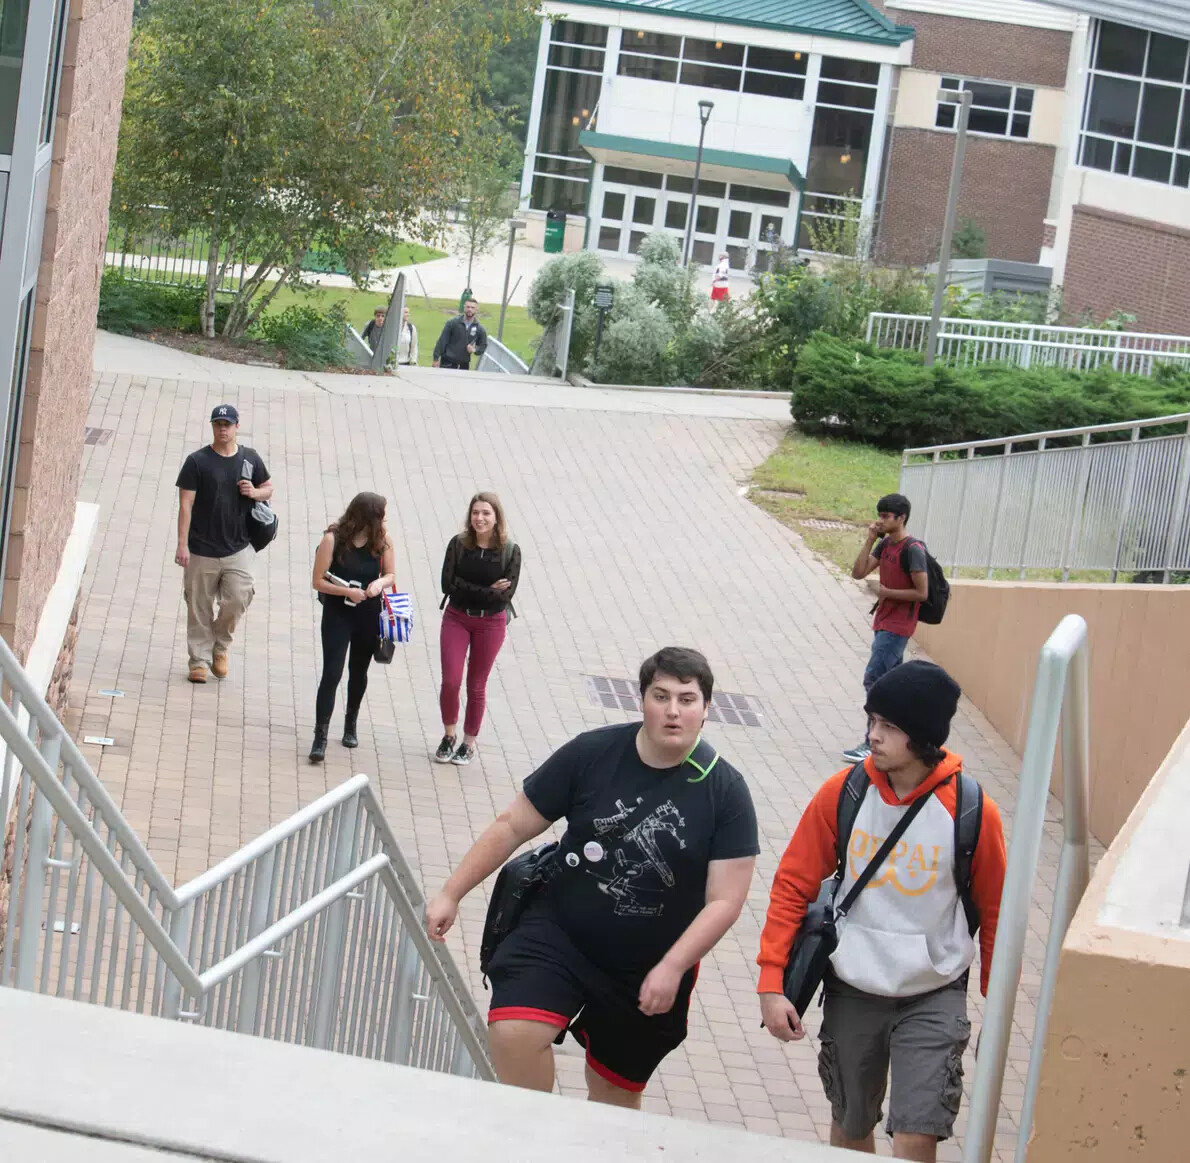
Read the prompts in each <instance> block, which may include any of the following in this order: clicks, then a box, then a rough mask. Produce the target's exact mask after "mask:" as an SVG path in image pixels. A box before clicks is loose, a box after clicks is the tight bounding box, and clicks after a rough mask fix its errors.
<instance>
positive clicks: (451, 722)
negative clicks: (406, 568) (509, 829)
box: [434, 493, 521, 767]
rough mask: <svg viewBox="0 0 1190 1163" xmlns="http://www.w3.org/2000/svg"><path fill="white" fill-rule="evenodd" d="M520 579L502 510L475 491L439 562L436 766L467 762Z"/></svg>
mask: <svg viewBox="0 0 1190 1163" xmlns="http://www.w3.org/2000/svg"><path fill="white" fill-rule="evenodd" d="M520 576H521V551H520V548H519V547H518V546H517V545H515V544H514V543H513V542H512V540H511V539H510V538H509V536H508V524H507V522H506V521H505V518H504V508H503V506H502V505H501V504H500V498H499V497H497V496H496V494H495V493H476V494H475V496H473V497H472V498H471V503H470V504H469V505H468V506H467V522H466V525H465V527H464V529H463V532H462V533H458V534H456V535H455V536H454V537H452V538H451V539H450V543H449V544H448V545H447V547H446V556H445V558H444V559H443V561H442V592H443V594H445V595H446V596H445V598H444V601H445V602H446V609H445V610H444V611H443V614H442V632H441V640H440V644H441V651H442V689H441V692H440V694H439V699H438V701H439V707H440V709H441V711H442V731H443V735H442V742H441V743H439V744H438V750H437V751H436V752H434V761H435V762H436V763H453V764H455V765H456V766H458V767H462V766H464V765H466V764H468V763H470V762H471V760H472V759H473V758H474V757H475V742H476V738H477V736H478V735H479V728H480V725H481V724H482V723H483V713H484V709H485V708H486V706H487V685H488V675H489V674H491V672H492V666H493V665H494V664H495V661H496V655H497V654H499V653H500V647H501V646H503V645H504V632H505V629H506V628H507V625H508V610H509V608H510V607H511V605H512V598H513V595H514V594H515V593H516V588H517V583H518V582H519V581H520ZM464 660H465V661H466V663H467V716H466V719H465V720H464V722H463V742H462V743H459V739H458V722H459V691H460V688H461V687H462V685H463V663H464Z"/></svg>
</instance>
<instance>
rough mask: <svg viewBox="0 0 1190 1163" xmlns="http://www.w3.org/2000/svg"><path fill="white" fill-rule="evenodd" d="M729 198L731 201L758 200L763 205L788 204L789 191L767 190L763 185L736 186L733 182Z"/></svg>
mask: <svg viewBox="0 0 1190 1163" xmlns="http://www.w3.org/2000/svg"><path fill="white" fill-rule="evenodd" d="M731 200H732V201H733V202H759V203H761V205H763V206H788V205H789V191H788V190H767V189H765V188H764V187H763V186H737V185H736V184H735V183H734V182H733V183H732V187H731Z"/></svg>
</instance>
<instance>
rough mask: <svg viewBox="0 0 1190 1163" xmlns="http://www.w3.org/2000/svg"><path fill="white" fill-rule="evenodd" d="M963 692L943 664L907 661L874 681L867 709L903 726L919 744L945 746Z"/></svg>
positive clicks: (903, 729) (907, 733) (865, 707)
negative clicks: (941, 665) (943, 667)
mask: <svg viewBox="0 0 1190 1163" xmlns="http://www.w3.org/2000/svg"><path fill="white" fill-rule="evenodd" d="M962 693H963V692H962V691H961V690H959V684H958V683H957V682H955V680H954V679H953V678H951V677H950V675H949V674H947V673H946V671H944V670H943V669H942V667H940V666H935V665H934V663H932V662H921V661H913V662H905V663H902V664H901V665H900V666H897V667H894V668H893V669H892V670H890V671H889V672H888V673H887V674H885V675H884V676H883V677H882V678H879V679H877V680H876V682H874V683H873V684H872V689H871V690H870V691H868V701H867V702H866V703H864V710H865V711H867V712H868V714H869V715H879V716H880V717H881V718H884V719H887V720H888V721H889V722H890V723H891V724H892V725H893V726H894V727H900V729H901V730H902V731H904V732H905V734H906V735H908V736H909V738H910V739H912V740H913V741H914V742H915V743H932V744H933V745H934V746H935V747H941V746H942V744H943V743H945V742H946V737H947V736H948V735H949V734H950V721H951V719H953V718H954V713H955V711H956V710H957V709H958V705H959V695H961V694H962Z"/></svg>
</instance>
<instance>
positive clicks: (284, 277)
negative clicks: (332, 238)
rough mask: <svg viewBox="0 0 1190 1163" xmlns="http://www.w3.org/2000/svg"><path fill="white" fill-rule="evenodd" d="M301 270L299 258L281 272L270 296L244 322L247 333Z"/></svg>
mask: <svg viewBox="0 0 1190 1163" xmlns="http://www.w3.org/2000/svg"><path fill="white" fill-rule="evenodd" d="M305 253H306V248H305V247H303V248H302V250H301V254H305ZM301 269H302V260H301V259H300V258H297V259H295V260H294V261H293V262H292V263H290V265H289V266H287V267H286V268H285V270H284V271H282V272H281V277H280V278H279V279H278V280H277V281H276V282H275V283H274V284H273V285H272V287H270V288H269V291H268V294H266V295H265V296H264V298H262V299H261V300H260V301H259V302H258V303H257V304H256V306H255V307H254V308H253V311H252V314H251V315H249V316H248V318H247V320H246V321H245V322H244V330H245V331H247V330H248V328H249V327H251V326H252V324H253V323H255V322H256V320H257V319H259V318H260V316H261V315H262V314H263V313H264V309H265V308H266V307H267V306H268V305H269V304H270V303H271V302H272V301H273V299H274V298H275V297H276V294H277V292H278V291H279V290H280V289H281V288H282V287H283V286H285V284H286V283H287V282H288V281H289V280H290V279H291V278H293V277H294V276H296V275H298V274H300V273H301Z"/></svg>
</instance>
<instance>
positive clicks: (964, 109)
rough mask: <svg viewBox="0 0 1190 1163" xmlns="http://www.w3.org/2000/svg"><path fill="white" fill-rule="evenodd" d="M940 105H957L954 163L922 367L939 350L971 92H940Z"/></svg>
mask: <svg viewBox="0 0 1190 1163" xmlns="http://www.w3.org/2000/svg"><path fill="white" fill-rule="evenodd" d="M938 100H939V101H949V102H950V103H951V104H954V105H957V106H958V109H957V110H956V111H955V130H956V135H955V140H954V161H953V162H951V166H950V189H949V190H948V191H947V194H946V217H945V218H944V219H943V220H942V243H941V245H940V246H939V247H938V274H937V276H936V277H935V279H934V306H933V308H932V310H931V312H930V328H929V332H928V333H927V335H926V350H925V363H926V364H927V365H929V364H932V363H933V362H934V354H935V352H936V351H937V349H938V329H939V325H940V323H941V320H942V296H943V295H944V294H945V293H946V280H947V276H948V275H949V273H950V243H951V239H952V238H953V237H954V220H955V214H956V213H957V211H958V206H959V187H960V186H961V185H962V181H963V154H964V153H966V152H967V118H968V116H969V115H970V113H971V90H970V89H963V90H961V91H959V90H956V89H939V90H938Z"/></svg>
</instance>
